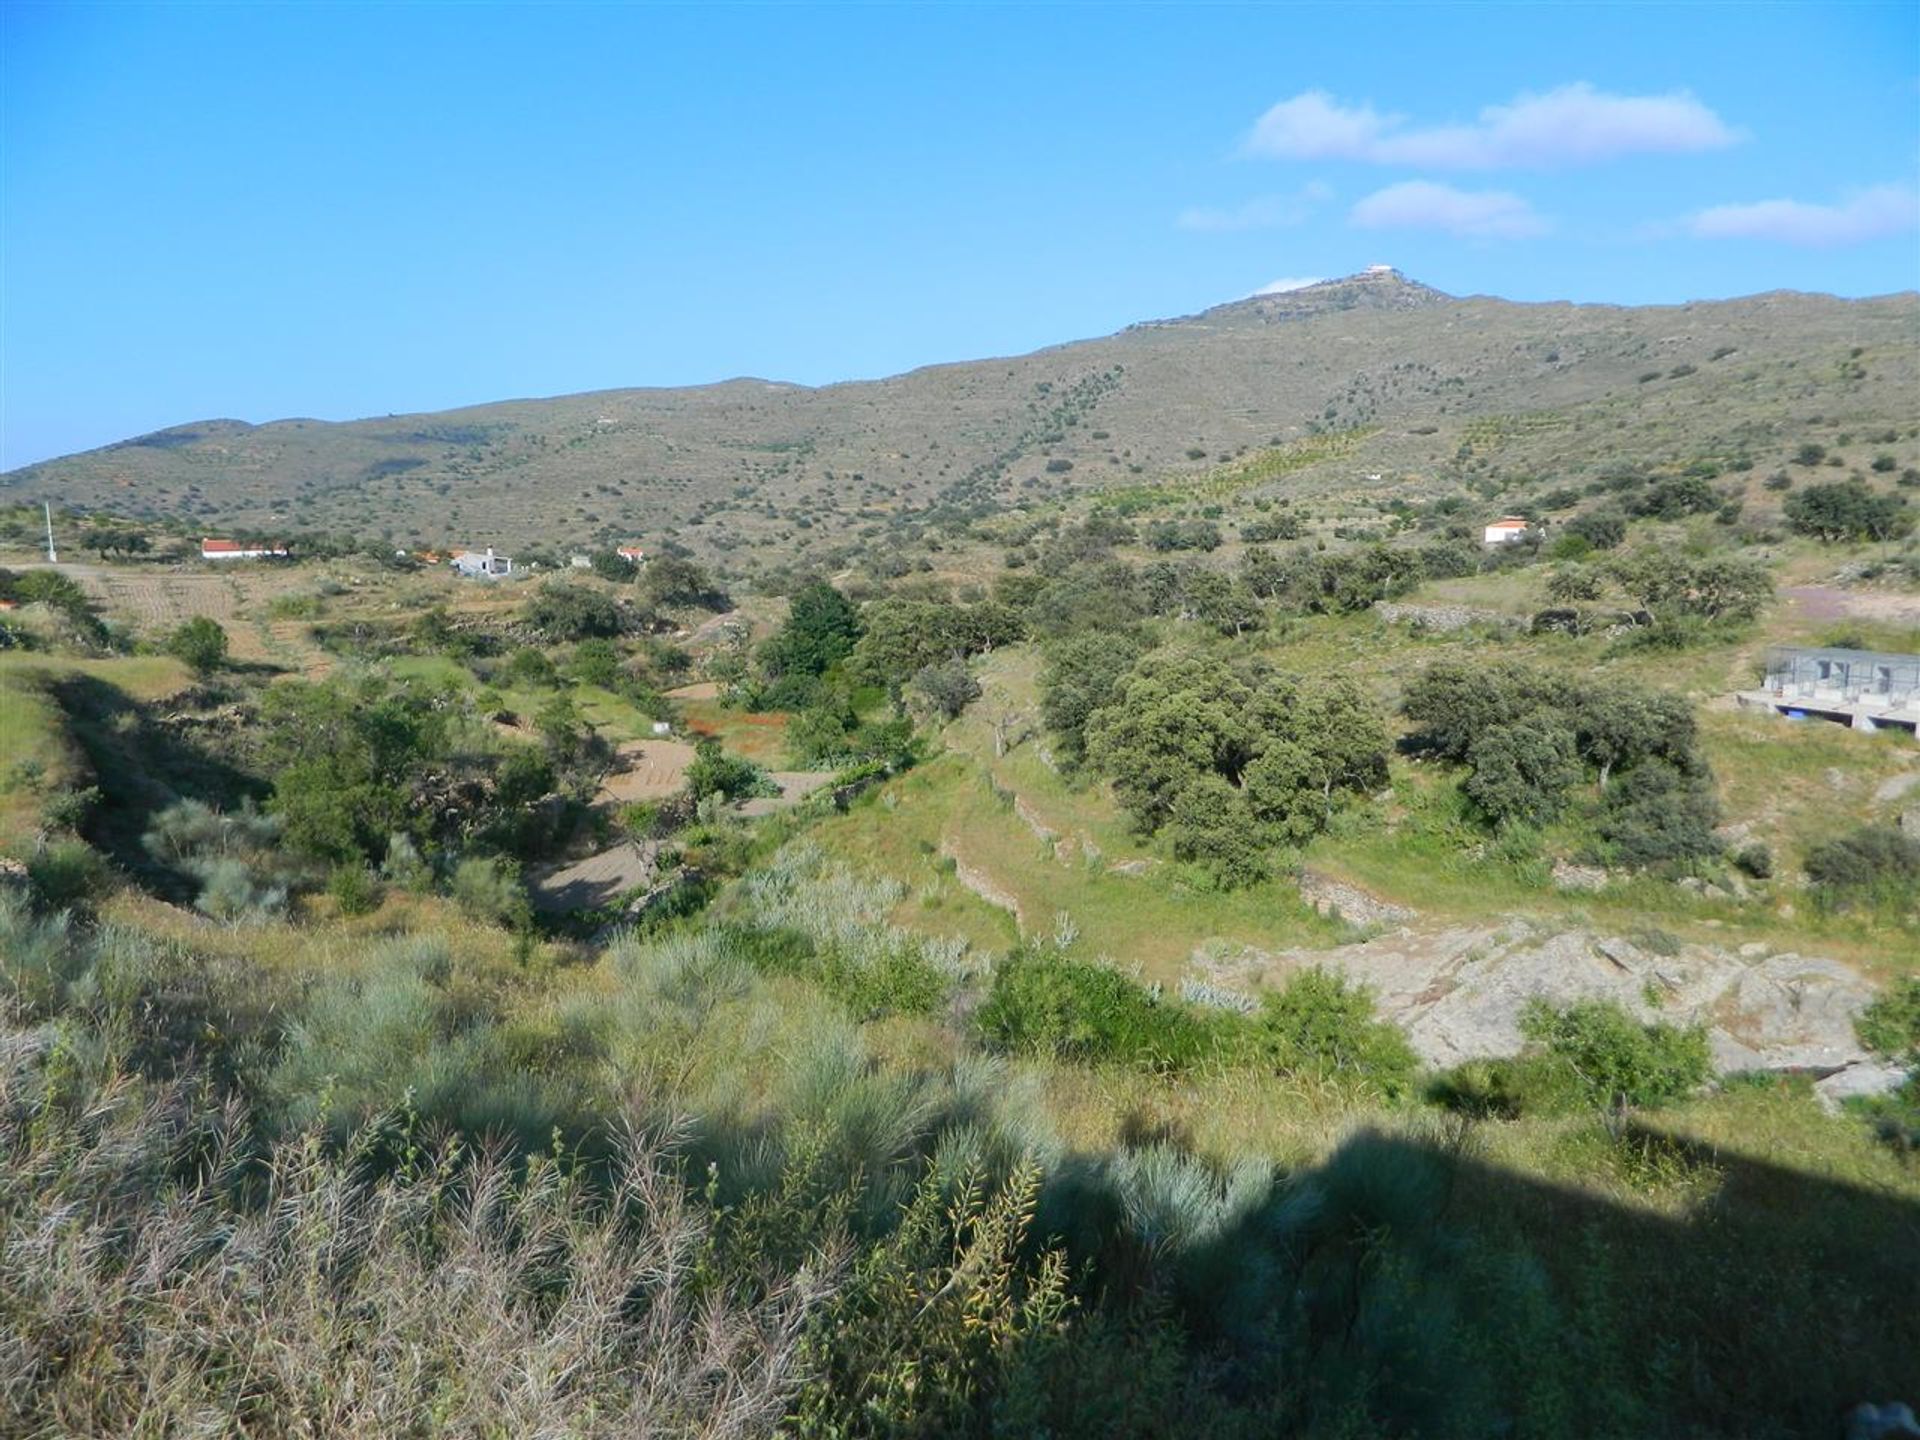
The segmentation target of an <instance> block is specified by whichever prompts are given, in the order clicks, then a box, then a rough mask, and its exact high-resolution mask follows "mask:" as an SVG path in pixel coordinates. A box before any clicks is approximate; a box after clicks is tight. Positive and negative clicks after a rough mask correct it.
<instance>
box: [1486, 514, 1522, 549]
mask: <svg viewBox="0 0 1920 1440" xmlns="http://www.w3.org/2000/svg"><path fill="white" fill-rule="evenodd" d="M1529 528H1530V527H1529V526H1528V525H1527V522H1526V521H1524V520H1522V519H1521V518H1520V517H1519V516H1518V515H1508V516H1505V517H1503V518H1501V519H1499V520H1496V521H1494V522H1493V523H1492V524H1491V525H1489V526H1487V533H1486V543H1487V544H1489V545H1510V544H1512V543H1513V542H1514V541H1515V540H1518V539H1519V538H1520V537H1521V536H1522V535H1525V534H1526V533H1527V530H1528V529H1529Z"/></svg>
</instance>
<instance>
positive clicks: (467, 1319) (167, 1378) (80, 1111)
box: [0, 1031, 833, 1440]
mask: <svg viewBox="0 0 1920 1440" xmlns="http://www.w3.org/2000/svg"><path fill="white" fill-rule="evenodd" d="M50 1062H51V1055H50V1054H49V1052H48V1050H47V1048H46V1046H45V1042H44V1041H42V1040H39V1039H37V1038H36V1037H34V1036H33V1035H30V1034H27V1033H22V1032H17V1031H10V1032H8V1033H6V1034H5V1035H4V1036H0V1170H3V1171H4V1177H3V1179H0V1297H4V1298H0V1431H4V1432H5V1433H7V1434H9V1435H18V1436H23V1437H42V1436H45V1437H53V1436H65V1435H78V1434H90V1435H105V1434H144V1435H162V1434H183V1433H191V1434H196V1435H232V1436H239V1435H247V1436H257V1437H274V1436H289V1437H291V1436H305V1437H321V1436H339V1437H348V1436H356V1437H357V1436H368V1435H400V1434H425V1433H433V1434H449V1435H475V1436H478V1435H534V1434H550V1435H559V1434H566V1435H576V1436H616V1435H618V1436H628V1435H635V1434H647V1435H675V1436H680V1435H685V1436H702V1437H714V1440H720V1437H744V1436H749V1435H762V1434H768V1433H771V1432H772V1431H773V1429H774V1428H775V1426H776V1425H777V1424H778V1422H779V1420H780V1419H781V1417H782V1415H783V1414H784V1413H785V1411H786V1409H787V1406H788V1403H789V1400H790V1397H791V1395H792V1394H793V1391H794V1388H795V1386H796V1384H797V1383H798V1380H799V1378H800V1377H799V1375H798V1373H797V1370H796V1351H797V1344H798V1341H799V1338H800V1333H801V1327H802V1324H803V1322H804V1320H805V1319H806V1317H807V1315H808V1314H809V1313H810V1312H811V1311H812V1309H813V1308H814V1307H815V1306H816V1305H817V1304H818V1303H819V1301H820V1300H821V1299H822V1298H823V1297H824V1295H825V1293H826V1290H827V1285H826V1283H825V1281H824V1276H825V1275H826V1274H828V1273H830V1271H831V1270H832V1268H833V1265H832V1262H831V1260H829V1259H826V1258H825V1257H822V1259H821V1260H820V1262H819V1263H818V1264H817V1265H816V1266H815V1267H814V1268H811V1269H807V1268H803V1269H802V1270H800V1271H799V1272H797V1273H794V1274H791V1275H787V1276H775V1275H767V1276H765V1277H763V1280H764V1283H762V1284H761V1285H759V1286H757V1287H756V1289H757V1290H758V1293H757V1294H755V1295H753V1296H751V1297H747V1296H736V1295H734V1294H731V1293H729V1292H728V1291H727V1290H726V1289H725V1288H722V1287H717V1286H715V1285H714V1284H713V1283H711V1281H710V1280H708V1279H707V1278H705V1277H704V1276H703V1274H702V1269H703V1259H704V1257H705V1256H706V1254H707V1247H708V1240H707V1233H708V1232H707V1227H706V1221H705V1217H704V1215H703V1213H702V1212H701V1210H700V1209H699V1208H698V1206H697V1205H696V1204H695V1203H694V1202H692V1201H690V1199H689V1197H688V1196H687V1194H686V1192H685V1190H684V1188H683V1186H682V1183H681V1180H680V1177H679V1175H678V1173H677V1169H676V1167H675V1166H674V1164H673V1159H672V1153H671V1149H670V1148H669V1147H667V1146H665V1145H663V1143H662V1141H661V1138H660V1136H659V1135H658V1134H657V1133H655V1134H647V1133H645V1132H641V1131H636V1130H629V1131H628V1132H626V1133H625V1135H624V1137H623V1139H622V1140H621V1142H620V1143H619V1144H618V1145H617V1146H616V1149H615V1157H616V1158H615V1162H614V1164H613V1165H612V1167H611V1171H610V1178H609V1179H608V1180H607V1183H606V1184H605V1186H604V1188H601V1187H598V1186H595V1185H591V1184H589V1183H588V1182H587V1181H586V1179H585V1178H584V1177H583V1175H582V1174H581V1173H579V1172H578V1171H576V1170H575V1169H574V1168H573V1167H571V1166H570V1165H568V1164H567V1163H566V1162H565V1161H564V1159H558V1158H551V1157H550V1158H535V1159H533V1160H532V1161H531V1162H530V1163H529V1164H528V1165H527V1166H526V1168H525V1169H524V1170H521V1169H520V1168H519V1167H518V1166H517V1165H516V1164H514V1163H511V1162H510V1160H509V1158H508V1157H507V1156H505V1155H504V1154H502V1153H499V1152H497V1151H494V1150H491V1149H485V1148H483V1149H481V1150H479V1151H477V1152H470V1151H468V1150H466V1149H464V1148H463V1147H462V1146H460V1145H459V1144H458V1143H447V1144H444V1145H436V1144H422V1143H421V1142H420V1141H419V1140H418V1138H417V1137H415V1136H413V1135H411V1134H410V1133H409V1127H408V1121H407V1118H406V1116H405V1114H404V1113H402V1114H400V1115H397V1116H390V1117H387V1118H386V1119H385V1120H384V1121H383V1122H380V1123H379V1124H377V1125H376V1126H375V1127H373V1128H370V1129H369V1130H367V1131H364V1132H363V1133H362V1134H361V1135H360V1136H359V1137H358V1139H357V1140H356V1141H355V1143H354V1145H353V1146H352V1147H350V1148H349V1150H348V1151H347V1152H346V1153H345V1154H343V1155H338V1156H333V1155H329V1154H328V1153H327V1152H326V1151H325V1149H324V1148H323V1147H322V1145H321V1143H320V1140H319V1137H318V1135H317V1134H312V1133H309V1134H306V1135H302V1136H296V1137H294V1138H292V1139H290V1140H288V1141H286V1142H283V1143H281V1144H278V1145H276V1146H274V1147H273V1148H272V1149H271V1150H270V1151H268V1153H267V1154H266V1155H265V1156H264V1157H263V1159H262V1160H261V1161H260V1162H259V1163H255V1162H254V1161H253V1160H252V1159H251V1158H250V1156H249V1146H248V1143H247V1138H246V1137H247V1131H246V1125H245V1117H244V1115H243V1114H242V1113H241V1111H240V1110H239V1108H238V1107H237V1106H235V1105H233V1104H227V1105H218V1104H215V1103H214V1102H212V1101H211V1100H210V1099H208V1098H207V1096H206V1095H205V1094H204V1093H203V1092H201V1091H199V1090H198V1089H196V1088H194V1087H193V1086H190V1085H186V1084H177V1085H170V1086H164V1087H160V1088H157V1089H148V1088H145V1087H142V1086H140V1085H139V1084H137V1083H135V1082H132V1081H128V1080H124V1079H114V1080H108V1081H106V1082H105V1083H104V1084H102V1085H101V1086H100V1087H99V1088H97V1089H88V1088H87V1087H85V1086H84V1085H82V1087H81V1088H80V1089H78V1090H76V1089H75V1088H74V1086H73V1084H72V1082H71V1081H68V1082H66V1083H62V1082H60V1081H58V1080H56V1078H55V1069H54V1067H52V1065H51V1063H50ZM383 1154H384V1155H386V1156H388V1157H390V1163H391V1162H393V1161H397V1165H396V1166H395V1168H391V1169H388V1168H386V1167H385V1166H383V1165H382V1164H380V1163H379V1162H378V1161H377V1159H376V1157H378V1156H380V1155H383Z"/></svg>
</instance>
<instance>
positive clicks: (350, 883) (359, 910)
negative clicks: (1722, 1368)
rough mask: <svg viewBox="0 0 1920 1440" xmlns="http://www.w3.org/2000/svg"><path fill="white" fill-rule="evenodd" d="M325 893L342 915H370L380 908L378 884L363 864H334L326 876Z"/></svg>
mask: <svg viewBox="0 0 1920 1440" xmlns="http://www.w3.org/2000/svg"><path fill="white" fill-rule="evenodd" d="M327 893H328V894H329V895H331V896H333V899H334V903H335V904H337V905H338V906H339V907H340V913H341V914H342V915H370V914H372V913H373V912H374V911H375V910H377V909H379V908H380V885H379V882H378V881H376V880H375V879H374V878H373V871H372V870H370V869H369V868H368V867H367V866H366V865H365V864H348V865H336V866H334V867H333V873H332V874H331V875H329V876H328V877H327Z"/></svg>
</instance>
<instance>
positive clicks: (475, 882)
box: [447, 856, 533, 930]
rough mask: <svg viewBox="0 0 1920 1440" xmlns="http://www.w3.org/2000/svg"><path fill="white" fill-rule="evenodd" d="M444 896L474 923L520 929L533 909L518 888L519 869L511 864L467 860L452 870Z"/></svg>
mask: <svg viewBox="0 0 1920 1440" xmlns="http://www.w3.org/2000/svg"><path fill="white" fill-rule="evenodd" d="M447 893H448V894H450V895H452V896H453V899H454V902H455V903H456V904H458V905H459V907H460V908H461V909H462V910H464V911H465V912H466V913H467V914H468V915H469V916H471V917H472V918H473V919H475V920H481V921H485V922H487V923H489V924H494V925H504V926H506V927H508V928H509V929H516V930H518V929H524V928H525V927H526V926H527V925H529V924H531V923H532V920H533V908H532V906H531V905H529V904H528V902H527V894H526V891H525V890H523V889H522V888H521V886H520V867H519V866H518V865H515V864H514V863H513V862H512V861H511V860H504V859H499V858H494V859H484V858H482V857H480V856H469V857H467V858H466V859H464V860H462V861H461V862H460V863H459V864H458V865H456V866H455V867H454V870H453V878H452V879H451V880H450V881H449V882H448V884H447Z"/></svg>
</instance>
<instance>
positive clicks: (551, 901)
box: [527, 840, 660, 914]
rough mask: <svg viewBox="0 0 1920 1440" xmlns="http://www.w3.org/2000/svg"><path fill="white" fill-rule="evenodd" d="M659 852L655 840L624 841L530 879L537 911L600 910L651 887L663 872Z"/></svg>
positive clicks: (529, 887)
mask: <svg viewBox="0 0 1920 1440" xmlns="http://www.w3.org/2000/svg"><path fill="white" fill-rule="evenodd" d="M659 853H660V847H659V846H658V845H657V844H656V843H654V842H653V841H651V840H623V841H622V842H621V843H620V844H618V845H615V846H613V847H611V848H610V849H606V850H602V851H601V852H600V853H599V854H598V855H589V856H588V857H587V858H586V859H584V860H576V861H575V862H574V863H573V864H571V865H563V866H561V867H559V868H558V869H554V870H549V871H546V872H544V873H539V874H535V875H533V876H531V877H529V879H528V883H527V890H528V893H529V895H530V896H531V897H532V900H533V906H534V908H535V909H536V910H541V911H544V912H546V913H547V914H559V913H561V912H563V911H568V910H593V909H597V908H598V907H600V906H602V905H611V904H612V903H613V902H614V901H616V900H618V899H619V898H620V897H621V896H622V895H627V894H631V893H632V892H633V891H635V890H639V889H642V888H644V887H646V886H648V885H651V884H652V883H653V880H654V877H655V875H656V874H658V873H659V866H658V863H657V862H658V858H659Z"/></svg>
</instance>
